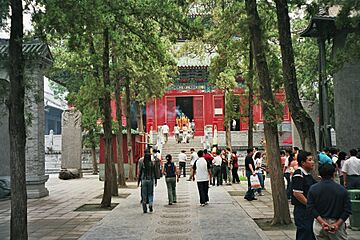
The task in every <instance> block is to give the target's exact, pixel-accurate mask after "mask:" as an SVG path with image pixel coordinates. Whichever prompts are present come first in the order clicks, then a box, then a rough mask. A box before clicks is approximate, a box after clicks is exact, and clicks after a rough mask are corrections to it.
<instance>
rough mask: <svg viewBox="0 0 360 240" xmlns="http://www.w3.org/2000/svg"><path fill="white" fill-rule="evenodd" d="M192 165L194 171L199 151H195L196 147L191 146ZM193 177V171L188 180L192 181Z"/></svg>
mask: <svg viewBox="0 0 360 240" xmlns="http://www.w3.org/2000/svg"><path fill="white" fill-rule="evenodd" d="M190 153H191V155H190V167H191V172H192V167H193V166H194V164H195V161H196V160H198V158H199V157H198V155H197V152H195V149H194V148H191V149H190ZM191 177H192V173H191V174H190V176H189V179H188V180H187V181H191Z"/></svg>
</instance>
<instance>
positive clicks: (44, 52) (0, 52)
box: [0, 39, 53, 64]
mask: <svg viewBox="0 0 360 240" xmlns="http://www.w3.org/2000/svg"><path fill="white" fill-rule="evenodd" d="M22 47H23V54H24V56H25V58H29V57H32V56H36V57H40V59H41V60H44V61H45V62H46V63H48V64H52V61H53V57H52V55H51V52H50V49H49V46H48V45H47V44H45V43H44V42H42V41H40V40H39V39H32V40H28V41H25V42H24V44H23V46H22ZM8 54H9V39H0V57H1V58H7V57H8Z"/></svg>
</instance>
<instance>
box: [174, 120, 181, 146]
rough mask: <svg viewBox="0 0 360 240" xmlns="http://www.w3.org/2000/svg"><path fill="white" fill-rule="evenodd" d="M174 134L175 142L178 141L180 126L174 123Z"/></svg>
mask: <svg viewBox="0 0 360 240" xmlns="http://www.w3.org/2000/svg"><path fill="white" fill-rule="evenodd" d="M174 135H175V142H176V143H179V142H180V141H179V135H180V128H179V126H178V125H177V124H175V126H174Z"/></svg>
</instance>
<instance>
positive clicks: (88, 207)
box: [74, 203, 118, 212]
mask: <svg viewBox="0 0 360 240" xmlns="http://www.w3.org/2000/svg"><path fill="white" fill-rule="evenodd" d="M117 205H118V203H112V204H111V207H109V208H101V207H100V206H101V204H97V203H95V204H93V203H91V204H84V205H81V206H80V207H78V208H77V209H75V210H74V212H97V211H111V210H113V209H114V208H115V207H116V206H117Z"/></svg>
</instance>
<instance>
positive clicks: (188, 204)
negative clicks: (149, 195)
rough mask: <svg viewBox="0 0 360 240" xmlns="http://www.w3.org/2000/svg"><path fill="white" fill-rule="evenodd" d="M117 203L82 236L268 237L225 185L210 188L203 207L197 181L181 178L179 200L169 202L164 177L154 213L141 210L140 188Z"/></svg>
mask: <svg viewBox="0 0 360 240" xmlns="http://www.w3.org/2000/svg"><path fill="white" fill-rule="evenodd" d="M131 192H132V194H131V196H130V197H129V198H128V199H127V201H126V202H124V203H123V204H121V205H118V206H117V207H116V208H115V209H114V210H113V211H112V212H111V213H109V214H108V215H107V216H106V217H105V218H104V219H103V220H102V221H100V222H99V223H98V224H96V225H95V226H94V227H93V228H91V229H90V230H89V231H88V232H87V233H85V234H84V235H83V236H82V237H81V238H80V239H83V240H85V239H132V240H134V239H154V240H157V239H159V240H160V239H173V240H176V239H181V240H186V239H209V240H211V239H214V240H215V239H244V240H246V239H252V240H253V239H267V238H266V236H265V235H264V234H263V232H262V231H261V229H260V228H259V227H258V226H257V225H256V224H255V223H254V222H253V221H252V219H251V218H250V217H249V216H248V215H247V214H246V212H245V211H244V210H243V209H242V208H241V207H240V206H239V205H238V203H237V202H236V201H234V200H233V199H232V198H231V197H230V195H229V194H228V193H227V192H226V190H225V189H224V188H222V187H211V188H210V193H209V197H210V202H209V205H207V206H205V207H201V206H200V204H199V199H198V192H197V186H196V182H188V181H186V180H185V178H181V179H180V183H179V184H178V185H177V196H178V199H177V200H178V202H177V203H176V204H174V205H172V206H169V205H167V202H168V201H167V192H166V184H165V182H164V179H160V181H159V184H158V186H157V187H156V189H155V203H154V212H153V213H146V214H144V213H142V208H141V206H140V204H139V190H132V191H131Z"/></svg>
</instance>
